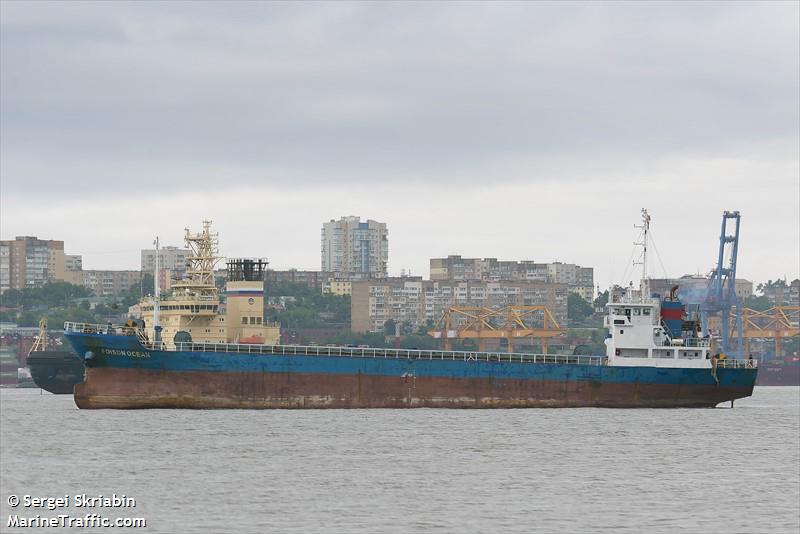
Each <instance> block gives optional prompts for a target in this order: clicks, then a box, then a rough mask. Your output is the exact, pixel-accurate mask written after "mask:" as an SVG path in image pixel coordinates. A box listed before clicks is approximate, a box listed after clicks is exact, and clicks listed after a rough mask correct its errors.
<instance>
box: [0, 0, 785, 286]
mask: <svg viewBox="0 0 800 534" xmlns="http://www.w3.org/2000/svg"><path fill="white" fill-rule="evenodd" d="M799 5H800V4H798V3H797V2H775V3H769V2H759V3H746V2H732V3H724V2H708V3H689V2H679V3H674V4H669V3H653V2H647V3H632V2H623V3H610V4H602V3H596V2H589V3H570V4H567V3H552V4H551V3H543V2H539V3H533V2H530V3H522V2H519V3H494V2H493V3H477V2H470V3H456V2H443V3H417V2H414V3H385V2H376V3H344V2H328V3H319V4H315V3H296V4H281V3H272V2H269V3H267V2H263V3H257V2H248V3H231V2H226V3H213V2H196V3H186V4H181V3H177V2H168V3H166V2H165V3H158V2H143V3H131V4H124V3H120V2H106V3H99V2H98V3H77V2H70V3H67V2H57V3H45V2H28V3H16V2H10V1H3V2H2V3H0V46H1V50H0V195H1V196H2V201H1V206H0V208H1V212H2V213H1V214H0V223H1V224H0V226H2V228H1V230H2V231H1V233H2V238H3V239H10V238H13V237H14V236H16V235H36V236H38V237H40V238H46V239H61V240H63V241H64V242H65V247H66V251H67V253H74V254H82V255H83V265H84V268H85V269H138V268H139V254H140V252H139V251H140V249H142V248H148V247H149V246H150V244H151V242H152V240H153V237H154V236H155V235H157V234H158V235H159V236H160V237H161V240H162V243H164V244H175V245H180V244H181V239H182V235H183V228H184V227H186V226H189V227H190V228H192V229H193V230H196V229H199V227H200V221H201V220H202V219H204V218H207V219H211V220H213V221H214V226H215V228H216V229H217V230H218V231H219V233H220V248H221V252H222V254H223V255H226V256H230V257H235V256H265V257H268V258H269V260H270V262H271V264H272V266H273V267H275V268H289V267H297V268H300V269H319V268H320V229H321V226H322V223H323V222H324V221H327V220H329V219H331V218H339V217H341V216H343V215H360V216H361V217H362V218H364V219H366V218H371V219H376V220H378V221H382V222H386V223H387V224H388V229H389V270H390V274H399V273H400V270H401V269H406V270H411V272H412V274H415V275H424V276H425V277H427V276H428V259H429V258H431V257H442V256H446V255H448V254H461V255H462V256H467V257H497V258H499V259H508V260H512V259H513V260H519V259H531V260H536V261H542V262H547V261H555V260H558V261H564V262H571V263H578V264H581V265H588V266H592V267H594V268H595V278H596V280H597V281H598V282H599V283H600V285H601V286H602V287H606V286H607V285H608V284H610V283H618V282H627V280H623V279H622V277H623V275H624V274H625V271H626V270H627V271H630V269H627V262H628V261H629V258H630V255H631V249H632V243H633V241H634V238H635V237H636V231H635V230H634V228H633V225H634V224H635V223H638V222H639V210H640V208H642V207H647V208H649V209H650V211H651V214H652V217H653V223H652V224H653V226H652V230H653V235H654V238H655V242H656V246H657V249H658V253H659V256H660V258H661V261H660V262H659V261H658V259H656V258H654V259H653V263H651V265H650V271H651V273H652V274H654V275H656V276H662V275H664V274H666V275H668V276H680V275H682V274H685V273H687V272H690V273H695V272H701V273H705V272H707V271H708V270H709V269H710V268H711V267H713V265H714V263H715V261H716V256H717V246H718V236H719V230H720V221H721V215H722V211H723V210H726V209H728V210H739V211H741V213H742V229H741V242H740V252H739V269H738V271H739V276H740V277H746V278H750V279H753V280H756V281H762V280H766V279H775V278H778V277H784V276H788V277H789V278H790V279H791V278H796V277H798V276H800V272H799V271H800V83H799V78H800V73H799V70H800V31H799V29H798V25H799V24H800V22H799V21H800V10H799V9H798V6H799ZM653 256H654V255H653ZM661 263H663V268H662V266H661Z"/></svg>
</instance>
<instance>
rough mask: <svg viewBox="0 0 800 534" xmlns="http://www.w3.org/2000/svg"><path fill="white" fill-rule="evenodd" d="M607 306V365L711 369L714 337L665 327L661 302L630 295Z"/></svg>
mask: <svg viewBox="0 0 800 534" xmlns="http://www.w3.org/2000/svg"><path fill="white" fill-rule="evenodd" d="M607 307H608V313H607V314H606V318H605V327H606V328H607V329H608V337H607V338H606V356H607V357H608V365H619V366H647V367H687V368H710V367H711V354H710V352H711V338H701V337H697V336H696V335H686V336H675V335H674V334H672V333H671V332H670V331H669V329H667V328H666V327H665V325H664V324H662V320H661V302H660V301H659V300H658V299H655V298H642V297H638V298H637V297H635V296H632V295H630V292H629V294H628V295H626V296H625V297H623V298H622V299H620V300H619V301H618V302H610V303H609V304H608V305H607ZM689 333H691V331H688V332H687V334H689ZM694 334H696V332H694Z"/></svg>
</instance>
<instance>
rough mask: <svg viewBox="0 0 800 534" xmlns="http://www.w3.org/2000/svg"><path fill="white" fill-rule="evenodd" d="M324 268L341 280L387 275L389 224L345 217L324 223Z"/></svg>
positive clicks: (322, 236) (322, 254) (322, 249)
mask: <svg viewBox="0 0 800 534" xmlns="http://www.w3.org/2000/svg"><path fill="white" fill-rule="evenodd" d="M321 238H322V245H321V260H322V261H321V264H322V269H321V270H322V271H323V272H328V273H332V274H333V276H334V277H335V278H336V279H339V280H367V279H370V278H385V277H386V275H387V271H386V266H387V262H388V259H389V240H388V232H387V230H386V224H385V223H381V222H377V221H373V220H371V219H370V220H367V221H366V222H362V221H361V219H360V218H359V217H353V216H349V217H342V218H341V219H339V220H338V221H337V220H333V219H331V220H330V221H329V222H326V223H323V225H322V233H321Z"/></svg>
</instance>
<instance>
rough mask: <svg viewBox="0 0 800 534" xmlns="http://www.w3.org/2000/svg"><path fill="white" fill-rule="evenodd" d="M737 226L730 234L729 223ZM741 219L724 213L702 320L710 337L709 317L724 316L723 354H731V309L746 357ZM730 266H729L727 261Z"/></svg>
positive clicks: (740, 345) (722, 329)
mask: <svg viewBox="0 0 800 534" xmlns="http://www.w3.org/2000/svg"><path fill="white" fill-rule="evenodd" d="M729 221H731V225H732V226H733V229H732V233H731V234H730V235H729V234H728V222H729ZM740 222H741V216H740V215H739V212H738V211H725V212H724V213H723V214H722V230H721V232H720V236H719V255H718V257H717V266H716V268H715V269H714V270H713V271H711V276H710V278H709V280H708V286H707V288H706V295H705V298H704V299H703V302H702V303H701V305H700V318H701V321H702V328H703V335H706V336H707V335H708V316H709V314H712V313H719V314H720V334H721V336H722V344H721V347H720V349H721V351H722V352H728V351H729V348H730V332H731V328H730V316H731V310H734V313H735V314H736V333H737V338H738V344H737V347H736V354H737V356H738V357H741V356H742V347H743V334H742V303H741V302H740V301H739V297H738V296H737V295H736V256H737V254H738V251H739V224H740ZM726 258H729V259H728V261H727V267H726V266H725V264H726V261H725V259H726Z"/></svg>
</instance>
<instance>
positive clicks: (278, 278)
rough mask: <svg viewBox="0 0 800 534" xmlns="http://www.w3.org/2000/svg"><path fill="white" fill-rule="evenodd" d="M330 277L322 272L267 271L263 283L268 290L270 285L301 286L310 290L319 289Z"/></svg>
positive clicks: (295, 270)
mask: <svg viewBox="0 0 800 534" xmlns="http://www.w3.org/2000/svg"><path fill="white" fill-rule="evenodd" d="M330 276H331V275H330V273H324V272H322V271H298V270H297V269H288V270H285V271H276V270H274V269H267V272H266V275H265V281H266V283H267V286H266V287H267V288H268V289H269V285H270V284H302V285H305V286H308V287H310V288H314V289H321V288H322V284H323V283H324V282H325V281H326V280H327V279H328V278H330Z"/></svg>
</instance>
